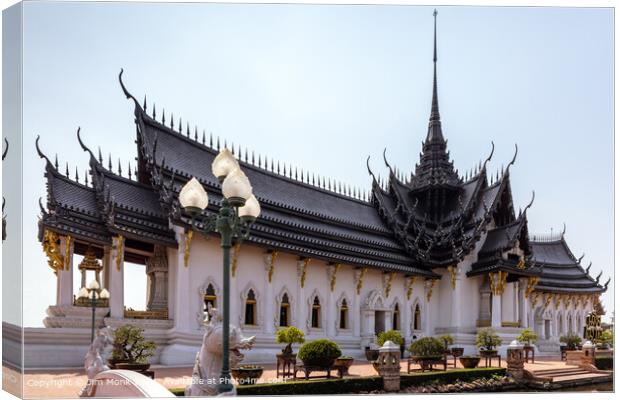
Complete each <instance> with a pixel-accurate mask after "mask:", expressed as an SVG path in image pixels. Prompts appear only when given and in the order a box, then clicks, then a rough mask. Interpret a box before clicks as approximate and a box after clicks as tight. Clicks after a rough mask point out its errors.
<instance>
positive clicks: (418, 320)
mask: <svg viewBox="0 0 620 400" xmlns="http://www.w3.org/2000/svg"><path fill="white" fill-rule="evenodd" d="M413 329H414V330H416V331H417V330H420V329H422V312H421V311H420V305H419V304H416V305H415V311H414V312H413Z"/></svg>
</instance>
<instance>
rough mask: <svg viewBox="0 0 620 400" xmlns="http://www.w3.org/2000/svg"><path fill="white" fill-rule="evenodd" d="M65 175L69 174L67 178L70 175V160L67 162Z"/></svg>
mask: <svg viewBox="0 0 620 400" xmlns="http://www.w3.org/2000/svg"><path fill="white" fill-rule="evenodd" d="M65 175H66V176H67V178H68V177H69V162H68V161H67V162H66V163H65Z"/></svg>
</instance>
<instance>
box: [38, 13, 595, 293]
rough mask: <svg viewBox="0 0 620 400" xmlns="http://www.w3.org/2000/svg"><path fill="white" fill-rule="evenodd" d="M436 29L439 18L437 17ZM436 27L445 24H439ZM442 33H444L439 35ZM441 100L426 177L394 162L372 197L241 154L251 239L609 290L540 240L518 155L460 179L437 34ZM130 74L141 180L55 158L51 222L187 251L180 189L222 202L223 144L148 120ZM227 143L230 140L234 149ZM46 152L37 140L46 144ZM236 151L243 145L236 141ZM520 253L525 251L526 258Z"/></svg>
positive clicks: (330, 255) (381, 264)
mask: <svg viewBox="0 0 620 400" xmlns="http://www.w3.org/2000/svg"><path fill="white" fill-rule="evenodd" d="M435 27H436V24H435ZM435 30H436V28H435ZM435 37H436V36H435ZM433 61H434V77H433V98H432V103H431V115H430V118H429V127H428V134H427V137H426V140H425V142H424V144H423V148H422V153H421V154H420V161H419V163H418V165H416V168H415V173H412V174H411V176H410V178H409V179H405V178H404V177H403V176H402V174H397V173H395V172H394V170H393V169H392V168H391V166H390V164H389V163H388V161H387V158H386V157H385V152H384V161H385V164H386V166H387V167H388V168H389V179H388V181H387V182H386V183H380V182H379V181H378V180H377V179H376V178H375V176H374V174H373V173H372V171H371V170H370V168H368V171H369V173H370V174H371V175H372V177H373V182H372V188H371V194H370V199H369V200H366V199H365V198H364V197H363V196H359V195H356V193H358V192H356V191H353V192H351V191H350V190H349V189H346V190H343V189H342V188H341V187H340V186H338V189H336V187H335V186H334V188H332V184H331V181H329V182H328V183H327V184H326V183H325V181H324V180H321V181H319V180H317V182H316V183H315V182H314V179H315V178H314V176H313V177H312V182H311V181H310V178H309V176H308V173H307V172H306V175H305V177H304V174H303V172H300V174H299V176H298V172H297V170H295V172H294V173H293V170H292V169H290V167H289V169H288V172H287V170H286V167H283V169H282V171H281V170H280V164H277V166H274V165H273V161H272V162H271V166H270V167H268V165H267V160H266V159H264V161H263V159H261V158H260V156H259V157H258V159H257V158H255V156H254V154H253V153H252V154H248V152H247V151H246V152H245V154H243V155H242V154H241V151H240V150H239V149H238V150H237V157H238V158H239V162H240V165H241V167H242V169H243V170H244V172H245V173H246V174H247V176H248V178H249V179H250V181H251V182H252V185H253V187H254V192H255V195H256V197H257V199H258V200H259V202H260V203H261V207H262V213H261V215H260V217H259V218H258V219H257V221H256V223H255V224H254V226H253V229H252V232H251V236H250V238H249V239H248V241H249V242H251V243H254V244H256V245H259V246H262V247H265V248H267V249H271V250H274V249H275V250H282V251H285V252H288V253H292V254H296V255H298V256H300V257H310V258H314V259H319V260H324V261H326V262H335V263H346V264H350V265H353V266H360V267H366V266H368V267H374V268H378V269H381V270H385V271H399V272H403V273H405V274H410V275H418V276H423V277H426V278H437V277H439V275H438V274H436V273H435V272H433V269H434V268H440V267H447V266H449V265H455V264H457V263H458V262H460V261H462V260H463V258H464V257H465V256H466V255H468V254H470V253H471V252H472V251H473V250H474V248H475V247H476V245H477V244H478V242H479V241H480V240H481V239H482V238H484V243H482V245H481V247H480V251H479V253H478V254H477V260H476V262H475V263H474V264H473V266H472V269H471V271H469V272H468V274H469V275H478V274H483V273H488V272H493V271H506V272H509V279H515V278H516V277H519V276H532V275H536V276H540V277H541V279H540V282H539V283H538V286H537V289H539V290H545V291H568V292H600V291H603V290H605V289H606V285H605V287H603V286H601V285H600V284H598V279H597V280H594V279H592V278H591V277H590V276H589V275H588V273H587V272H588V271H587V270H585V271H584V270H583V268H581V266H580V265H579V261H580V260H575V259H574V257H573V256H572V253H570V250H568V247H567V246H566V243H565V242H564V241H563V239H562V240H561V241H560V242H558V243H560V245H558V244H557V243H555V242H553V243H551V242H545V243H543V242H537V241H530V240H529V238H528V231H527V217H526V211H527V208H529V206H531V203H530V205H528V207H527V208H526V210H525V211H524V212H523V213H521V212H520V213H519V215H518V216H515V212H514V207H513V203H512V192H511V187H510V173H509V171H510V167H511V166H512V165H513V164H514V162H515V159H516V151H515V157H513V159H512V160H511V161H510V163H509V164H508V167H507V168H506V169H505V171H502V174H501V177H498V179H497V180H496V182H494V183H493V182H489V179H488V178H487V169H486V165H487V162H488V161H489V160H490V159H491V157H492V155H493V149H492V150H491V154H490V155H489V156H488V157H487V159H486V160H485V161H484V163H481V164H480V166H479V169H478V171H477V172H476V173H475V174H472V176H467V177H461V176H459V174H458V171H456V170H455V169H454V166H453V163H452V161H450V157H449V151H448V150H447V141H446V140H445V138H444V135H443V132H442V128H441V120H440V116H439V101H438V94H437V70H436V62H437V50H436V39H435V52H434V57H433ZM121 76H122V71H121V75H119V81H120V84H121V87H122V89H123V92H124V93H125V95H126V97H127V98H128V99H131V100H132V101H133V102H134V114H135V122H136V131H137V141H136V142H137V145H138V170H137V171H136V176H137V181H134V180H132V179H127V178H124V177H121V176H120V171H119V174H115V173H114V172H112V170H111V169H112V168H111V166H110V167H109V168H104V167H103V165H102V162H101V157H99V158H96V157H95V156H94V155H93V153H92V152H90V150H89V149H88V148H87V147H86V146H85V145H84V144H83V143H82V141H81V138H80V137H79V131H78V139H79V141H80V144H81V145H82V147H83V148H84V150H86V151H88V152H89V153H90V155H91V159H90V174H91V176H92V187H90V186H88V185H82V184H79V183H76V182H74V181H72V180H71V179H69V178H68V177H67V176H63V175H62V174H61V173H59V172H58V170H57V166H54V165H53V164H52V163H51V162H50V161H49V160H48V159H47V158H46V157H45V156H44V155H43V154H42V153H41V152H39V153H40V155H41V157H44V158H45V159H46V160H47V165H46V177H47V180H48V210H45V209H43V207H42V213H43V216H42V219H41V223H40V224H41V229H42V230H43V229H45V228H48V229H52V230H55V231H58V232H59V233H63V234H71V235H74V236H75V237H76V238H77V239H79V240H82V241H85V242H94V243H101V244H108V243H110V242H111V237H112V236H114V235H123V236H124V237H126V238H128V242H129V244H130V245H132V246H134V247H140V244H141V243H147V244H150V245H154V244H161V245H167V246H176V245H177V243H176V241H175V237H174V234H173V232H172V231H171V229H170V224H171V223H172V224H177V225H182V226H183V225H184V226H189V220H188V218H187V216H186V215H184V213H183V211H182V210H181V208H180V205H179V202H178V193H179V191H180V189H181V188H182V186H183V185H184V184H185V183H186V182H187V181H188V180H189V179H190V178H191V177H196V178H197V179H198V180H199V181H200V182H201V183H202V184H203V186H204V187H205V188H206V190H207V192H208V193H209V198H210V203H209V207H208V209H207V210H206V211H205V213H206V214H211V213H215V212H216V211H217V210H218V209H219V205H220V203H221V199H222V195H221V191H220V185H219V182H217V180H216V178H215V177H214V176H213V174H212V173H211V163H212V161H213V159H214V157H215V156H216V154H217V153H218V151H219V150H220V143H219V139H217V142H216V143H215V144H214V143H213V139H211V140H210V141H209V143H208V144H207V143H206V142H205V138H204V134H203V138H202V143H200V142H199V141H198V133H197V131H195V132H194V134H193V138H192V137H191V136H192V135H191V133H190V131H189V127H187V129H186V130H185V133H183V132H182V131H183V124H182V123H181V121H179V123H178V125H177V128H176V130H175V128H174V121H173V120H172V118H170V121H169V126H167V125H166V123H165V116H164V115H162V117H161V118H162V121H161V122H158V121H156V119H155V111H154V109H153V115H152V116H149V115H148V114H147V112H146V102H145V104H144V105H143V106H141V105H140V104H139V102H138V101H137V100H136V99H135V97H133V96H132V95H131V94H130V93H129V92H128V91H127V89H126V88H125V86H124V85H123V82H122V80H121V79H120V78H121ZM224 146H226V144H225V145H224ZM37 148H38V147H37ZM232 150H233V153H234V152H235V149H234V147H233V149H232ZM517 253H519V254H517Z"/></svg>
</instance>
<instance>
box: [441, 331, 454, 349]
mask: <svg viewBox="0 0 620 400" xmlns="http://www.w3.org/2000/svg"><path fill="white" fill-rule="evenodd" d="M439 340H441V341H442V342H443V347H444V350H448V347H449V346H450V345H451V344H453V343H454V338H453V337H452V335H441V336H439Z"/></svg>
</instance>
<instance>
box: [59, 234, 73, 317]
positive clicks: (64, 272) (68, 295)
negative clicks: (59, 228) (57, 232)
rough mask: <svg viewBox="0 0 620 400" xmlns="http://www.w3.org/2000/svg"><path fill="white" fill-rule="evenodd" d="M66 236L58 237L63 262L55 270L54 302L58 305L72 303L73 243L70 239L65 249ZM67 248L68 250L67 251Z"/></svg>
mask: <svg viewBox="0 0 620 400" xmlns="http://www.w3.org/2000/svg"><path fill="white" fill-rule="evenodd" d="M67 242H68V240H67V236H61V237H60V252H61V254H62V255H63V256H64V261H65V264H64V265H63V267H62V269H59V270H57V271H56V279H57V285H56V304H57V305H59V306H70V305H73V244H74V241H73V240H70V241H69V242H70V243H69V248H68V249H67ZM67 250H68V251H67Z"/></svg>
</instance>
